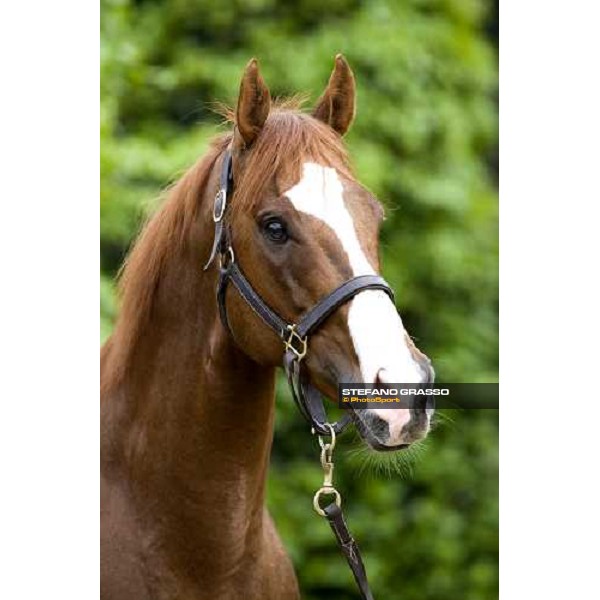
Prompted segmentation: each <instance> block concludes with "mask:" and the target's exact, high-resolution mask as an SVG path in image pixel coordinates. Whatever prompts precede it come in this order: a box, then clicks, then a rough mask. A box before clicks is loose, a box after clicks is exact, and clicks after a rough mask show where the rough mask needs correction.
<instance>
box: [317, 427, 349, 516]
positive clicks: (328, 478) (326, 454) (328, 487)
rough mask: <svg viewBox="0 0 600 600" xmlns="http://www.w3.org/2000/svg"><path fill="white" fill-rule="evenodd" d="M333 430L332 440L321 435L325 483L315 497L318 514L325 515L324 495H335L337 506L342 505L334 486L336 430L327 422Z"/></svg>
mask: <svg viewBox="0 0 600 600" xmlns="http://www.w3.org/2000/svg"><path fill="white" fill-rule="evenodd" d="M325 426H326V427H328V428H329V431H330V432H331V440H330V441H329V442H325V441H324V440H323V438H322V437H321V436H319V446H321V466H322V467H323V485H322V486H321V487H320V488H319V489H318V490H317V492H316V493H315V496H314V498H313V507H314V509H315V511H316V512H317V514H319V515H321V516H322V517H325V516H326V515H325V511H324V510H323V509H322V508H321V497H322V496H334V497H335V500H334V501H335V503H336V504H337V506H341V504H342V497H341V495H340V493H339V492H338V491H337V490H336V489H335V488H334V487H333V466H334V465H333V450H334V448H335V430H334V428H333V426H332V425H331V424H330V423H325Z"/></svg>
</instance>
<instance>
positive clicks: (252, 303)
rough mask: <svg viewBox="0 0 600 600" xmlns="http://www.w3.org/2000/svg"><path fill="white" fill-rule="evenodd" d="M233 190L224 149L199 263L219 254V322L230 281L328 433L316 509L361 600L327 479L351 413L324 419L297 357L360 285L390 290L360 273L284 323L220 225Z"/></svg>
mask: <svg viewBox="0 0 600 600" xmlns="http://www.w3.org/2000/svg"><path fill="white" fill-rule="evenodd" d="M232 192H233V167H232V158H231V151H230V150H226V151H225V153H224V154H223V163H222V167H221V175H220V184H219V190H218V192H217V195H216V196H215V202H214V206H213V215H212V217H213V221H214V223H215V234H214V240H213V245H212V249H211V253H210V256H209V259H208V261H207V263H206V265H205V266H204V270H205V271H206V270H207V269H208V268H209V267H210V265H211V264H212V263H213V262H214V260H215V258H216V257H217V256H219V280H218V284H217V303H218V306H219V314H220V317H221V321H222V322H223V325H224V326H225V328H226V329H227V330H228V331H229V332H230V333H231V329H230V327H229V321H228V319H227V306H226V299H227V289H228V287H229V283H230V282H231V284H232V285H233V287H234V288H235V289H236V290H237V292H238V294H239V295H240V296H241V297H242V298H243V299H244V300H245V302H246V304H248V306H249V307H250V308H251V309H252V310H253V311H254V313H255V314H256V315H258V317H259V318H260V319H261V320H262V321H263V322H264V323H265V324H266V325H267V326H268V327H269V328H270V329H271V330H272V331H274V332H275V333H276V334H277V335H278V336H279V338H281V340H282V342H283V345H284V353H283V368H284V370H285V373H286V376H287V380H288V384H289V386H290V389H291V392H292V397H293V399H294V402H295V403H296V405H297V406H298V410H299V411H300V414H301V415H302V416H303V417H304V418H305V419H306V420H307V421H308V423H309V424H310V426H311V428H312V431H313V433H316V434H318V435H319V436H331V443H330V444H324V443H323V442H322V439H321V438H319V443H320V444H321V447H322V448H323V450H324V454H322V455H321V462H322V464H323V468H324V469H325V481H324V485H323V487H322V488H321V489H320V490H319V491H318V492H317V493H316V495H315V499H314V507H315V510H316V511H317V512H318V513H319V514H320V515H322V516H324V517H325V518H326V519H327V521H328V522H329V525H330V526H331V529H332V531H333V533H334V535H335V538H336V540H337V542H338V545H339V546H340V549H341V551H342V553H343V554H344V556H345V557H346V560H347V562H348V565H349V566H350V569H351V570H352V574H353V575H354V579H355V580H356V584H357V585H358V588H359V590H360V593H361V597H362V598H363V600H373V595H372V593H371V590H370V589H369V584H368V581H367V575H366V572H365V567H364V564H363V562H362V559H361V556H360V552H359V550H358V546H357V545H356V542H355V541H354V539H353V538H352V536H351V535H350V531H349V530H348V526H347V525H346V522H345V520H344V515H343V513H342V510H341V508H340V504H341V498H340V495H339V493H338V492H337V490H335V488H334V487H333V484H332V473H333V462H331V454H332V452H333V448H334V446H335V436H336V434H338V433H340V432H342V431H343V430H344V429H345V428H346V427H347V426H348V425H349V424H350V422H351V421H352V414H351V413H350V412H346V413H344V415H343V417H342V418H341V419H340V420H339V421H337V422H335V423H329V422H328V420H327V413H326V411H325V407H324V404H323V398H322V396H321V394H320V392H319V391H318V390H317V389H316V388H315V387H314V386H313V385H312V384H311V383H310V379H309V377H308V374H307V372H306V370H305V369H304V365H303V362H302V361H303V359H304V357H305V355H306V353H307V351H308V336H309V335H310V334H311V333H312V332H314V331H315V330H316V329H318V328H319V327H320V326H321V325H322V324H323V323H324V322H325V321H326V319H327V318H328V317H329V316H330V315H331V314H332V313H333V312H335V311H336V310H337V309H338V308H339V307H340V306H342V305H344V304H345V303H346V302H348V301H349V300H351V299H352V298H354V296H356V295H357V294H359V293H361V292H363V291H365V290H380V291H382V292H384V293H385V294H387V295H388V296H389V297H390V300H391V301H392V302H394V292H393V291H392V288H391V287H390V286H389V285H388V284H387V282H386V281H385V280H384V279H383V278H382V277H380V276H379V275H360V276H358V277H354V278H353V279H350V280H348V281H345V282H344V283H342V284H341V285H340V286H339V287H337V288H336V289H335V290H333V291H332V292H331V293H329V294H328V295H327V296H325V297H324V298H322V299H321V300H319V302H317V304H315V305H314V306H313V307H312V308H310V309H309V310H308V311H307V312H305V313H304V314H303V315H302V316H301V317H300V318H299V320H298V321H297V323H288V322H287V321H286V320H285V319H283V318H282V317H280V316H279V315H278V314H277V313H276V312H275V311H274V310H273V309H272V308H271V307H270V306H269V305H268V304H267V303H266V302H265V301H264V300H263V299H262V298H261V297H260V295H259V294H258V293H257V292H256V290H255V289H254V288H253V287H252V285H251V284H250V282H249V281H248V280H247V279H246V277H245V276H244V274H243V272H242V270H241V269H240V267H239V265H238V264H237V262H236V259H235V253H234V250H233V247H232V243H231V239H230V235H229V232H228V229H227V225H226V224H225V216H226V213H227V203H228V201H229V200H230V198H231V195H232ZM232 337H233V336H232ZM327 448H329V454H327ZM330 494H334V495H335V497H336V501H335V502H333V503H331V504H329V505H328V506H326V507H325V508H323V509H322V508H321V507H320V505H319V499H320V496H321V495H330Z"/></svg>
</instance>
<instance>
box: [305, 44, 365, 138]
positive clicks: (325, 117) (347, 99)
mask: <svg viewBox="0 0 600 600" xmlns="http://www.w3.org/2000/svg"><path fill="white" fill-rule="evenodd" d="M355 110H356V84H355V82H354V74H353V73H352V69H351V68H350V65H349V64H348V63H347V62H346V59H345V58H344V57H343V56H342V55H341V54H338V55H337V56H336V57H335V67H334V68H333V73H331V77H330V78H329V83H328V84H327V87H326V88H325V91H324V92H323V95H322V96H321V97H320V98H319V101H318V102H317V106H316V107H315V109H314V111H313V117H316V118H317V119H319V120H320V121H323V122H324V123H327V125H329V126H330V127H332V128H333V129H335V131H337V132H338V133H339V134H340V135H344V134H345V133H346V131H348V129H350V125H352V121H353V120H354V112H355Z"/></svg>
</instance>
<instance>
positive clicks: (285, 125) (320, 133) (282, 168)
mask: <svg viewBox="0 0 600 600" xmlns="http://www.w3.org/2000/svg"><path fill="white" fill-rule="evenodd" d="M301 102H302V100H300V99H299V97H294V98H291V99H287V100H282V101H276V102H275V103H274V104H273V106H272V108H271V112H270V114H269V116H268V118H267V120H266V122H265V125H264V127H263V129H262V131H261V133H260V135H259V136H258V138H257V139H256V141H255V142H254V145H253V148H252V152H251V153H249V155H248V158H247V163H246V165H245V169H244V173H243V175H242V177H240V178H239V179H236V180H235V186H236V187H235V191H234V195H233V198H232V201H231V207H230V210H231V213H233V214H234V215H235V214H236V213H239V212H240V211H242V212H245V211H252V209H253V208H254V207H255V206H256V204H257V203H258V201H259V200H260V198H261V197H263V194H264V191H265V188H266V186H267V185H268V184H269V182H270V180H271V178H269V177H266V176H265V174H268V173H272V174H276V173H277V174H278V173H287V174H299V173H300V172H301V166H302V164H303V163H304V162H306V161H308V160H310V161H313V162H319V163H320V164H324V165H327V166H331V167H334V168H336V169H337V170H338V171H340V172H341V173H342V174H343V175H345V176H346V177H349V178H353V176H352V171H351V167H350V164H349V160H348V156H347V154H346V150H345V148H344V145H343V143H342V140H341V138H340V136H339V135H338V134H337V133H335V132H334V131H333V129H331V128H330V127H328V126H327V125H325V124H324V123H322V122H320V121H318V120H317V119H315V118H314V117H312V116H310V115H308V114H306V113H303V112H301V110H300V105H301ZM218 112H220V114H221V115H222V116H224V117H225V120H226V121H227V122H230V123H232V124H235V117H234V115H235V113H234V111H233V110H231V109H229V108H227V107H224V106H221V107H220V108H219V110H218ZM232 138H233V134H232V133H227V134H224V135H221V136H219V137H217V138H215V139H214V140H213V141H212V142H211V144H210V147H209V150H208V152H207V153H206V154H205V155H204V156H203V157H202V158H200V159H199V160H198V161H197V162H196V164H194V165H193V166H192V167H191V168H190V169H189V170H188V171H187V172H186V173H185V174H184V175H183V176H182V177H181V178H180V179H179V180H178V181H177V182H175V183H174V184H173V185H172V186H171V187H170V188H168V189H167V190H165V193H164V196H166V200H165V201H164V203H163V204H162V206H161V207H160V208H159V210H158V211H157V212H156V213H155V214H154V215H153V216H151V217H150V218H148V219H147V221H146V223H145V225H144V227H143V229H142V231H141V233H140V234H139V236H138V238H137V240H136V242H135V244H134V245H133V248H132V250H131V251H130V253H129V255H128V256H127V258H126V260H125V262H124V264H123V267H122V268H121V270H120V271H119V286H118V292H119V297H120V312H119V316H118V318H117V322H116V325H115V329H114V333H113V335H112V337H111V338H110V339H109V340H108V341H107V343H106V344H105V346H104V348H103V351H102V357H103V358H104V357H106V356H107V355H108V352H109V348H110V349H111V350H110V351H111V359H110V360H111V368H108V369H107V371H108V372H110V376H109V379H110V381H112V382H115V380H120V379H121V377H122V376H123V375H124V373H125V372H126V370H127V368H128V365H129V363H130V359H131V356H132V353H133V350H134V348H135V346H136V343H137V341H138V340H139V339H140V336H141V335H142V333H143V331H144V330H145V328H146V326H147V325H148V323H149V321H150V317H151V314H152V309H153V306H154V303H155V299H156V296H157V290H158V288H159V283H160V280H161V277H162V276H163V273H164V271H165V269H166V267H167V265H169V264H170V263H171V260H170V259H171V258H172V257H173V256H174V254H175V253H176V252H177V251H179V250H180V249H181V247H182V245H183V244H184V242H185V240H186V239H187V237H188V235H189V231H190V228H191V227H192V225H193V224H194V223H195V222H196V221H197V218H198V215H199V212H200V209H201V199H202V198H203V197H204V196H205V191H206V187H207V184H208V181H209V178H210V174H211V171H212V170H213V168H214V166H215V163H216V162H217V160H218V159H219V157H220V156H221V154H222V153H223V152H224V151H225V149H226V148H227V146H229V145H230V143H231V141H232ZM234 177H235V174H234ZM200 273H201V270H199V272H198V273H197V275H198V274H200ZM112 353H114V356H112ZM115 378H116V379H115ZM106 385H110V383H108V381H107V382H106Z"/></svg>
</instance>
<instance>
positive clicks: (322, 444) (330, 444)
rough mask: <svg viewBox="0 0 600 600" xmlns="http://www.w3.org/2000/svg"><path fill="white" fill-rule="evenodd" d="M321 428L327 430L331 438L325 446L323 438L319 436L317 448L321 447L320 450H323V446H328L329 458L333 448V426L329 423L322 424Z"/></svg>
mask: <svg viewBox="0 0 600 600" xmlns="http://www.w3.org/2000/svg"><path fill="white" fill-rule="evenodd" d="M323 427H328V428H329V431H330V433H329V435H330V436H331V441H330V442H328V443H327V444H326V443H325V442H324V441H323V438H322V437H321V436H318V438H319V446H321V450H325V446H329V447H328V448H327V449H328V450H329V455H330V456H331V454H333V450H334V448H335V429H334V428H333V425H332V424H331V423H323Z"/></svg>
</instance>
